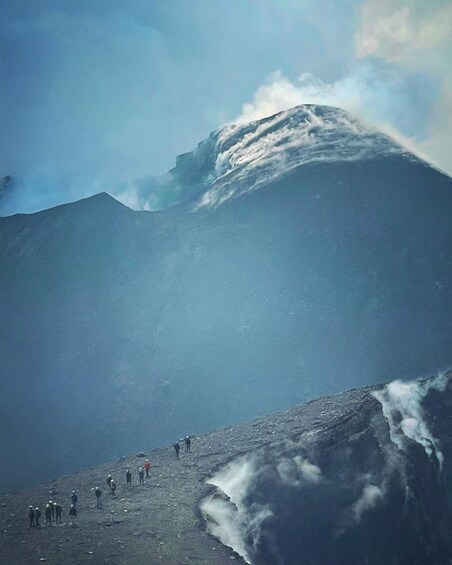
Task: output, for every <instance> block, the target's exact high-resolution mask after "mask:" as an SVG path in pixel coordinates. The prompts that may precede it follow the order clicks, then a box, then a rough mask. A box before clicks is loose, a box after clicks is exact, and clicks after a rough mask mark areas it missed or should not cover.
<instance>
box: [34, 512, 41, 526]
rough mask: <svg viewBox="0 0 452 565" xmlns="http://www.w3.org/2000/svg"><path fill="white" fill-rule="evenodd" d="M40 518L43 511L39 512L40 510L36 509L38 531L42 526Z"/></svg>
mask: <svg viewBox="0 0 452 565" xmlns="http://www.w3.org/2000/svg"><path fill="white" fill-rule="evenodd" d="M40 517H41V511H40V510H39V508H35V524H36V527H37V528H38V529H39V528H40V527H41V524H40V523H39V518H40Z"/></svg>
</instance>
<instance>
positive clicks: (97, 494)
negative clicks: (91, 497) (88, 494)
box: [94, 487, 102, 508]
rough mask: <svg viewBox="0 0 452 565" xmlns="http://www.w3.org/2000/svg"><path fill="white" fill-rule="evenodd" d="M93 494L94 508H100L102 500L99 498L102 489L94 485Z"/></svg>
mask: <svg viewBox="0 0 452 565" xmlns="http://www.w3.org/2000/svg"><path fill="white" fill-rule="evenodd" d="M94 494H95V495H96V508H102V501H101V499H100V497H101V496H102V491H101V490H100V488H99V487H96V490H95V491H94Z"/></svg>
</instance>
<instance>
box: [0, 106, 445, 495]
mask: <svg viewBox="0 0 452 565" xmlns="http://www.w3.org/2000/svg"><path fill="white" fill-rule="evenodd" d="M139 193H140V195H141V196H140V198H141V200H140V203H141V206H142V207H143V208H152V207H156V206H157V204H156V203H160V206H158V207H160V208H161V209H159V210H156V211H134V210H131V209H129V208H127V207H125V206H124V205H122V204H121V203H119V202H118V201H116V200H115V199H114V198H112V197H111V196H109V195H107V194H99V195H96V196H93V197H91V198H88V199H85V200H81V201H78V202H74V203H72V204H67V205H63V206H58V207H56V208H52V209H49V210H45V211H42V212H38V213H36V214H31V215H15V216H11V217H5V218H0V265H1V269H0V312H1V319H2V325H1V329H0V351H1V373H2V378H1V383H0V430H1V432H0V434H1V435H0V461H1V465H2V466H3V467H2V469H1V477H2V483H3V484H2V487H1V488H2V489H3V490H11V489H12V488H15V487H17V486H18V485H23V484H31V483H34V482H37V481H38V480H44V479H45V480H47V479H48V478H49V477H51V476H56V475H61V474H62V473H66V472H72V471H74V470H76V469H80V468H83V467H86V466H90V465H94V464H98V463H100V462H102V461H105V460H108V459H113V458H114V457H117V456H119V455H122V454H123V453H132V452H133V451H135V450H139V449H141V446H142V445H150V446H151V447H152V446H157V445H161V444H162V443H170V442H172V441H173V440H175V439H177V438H178V437H181V436H182V435H185V434H198V433H202V432H206V431H208V430H211V429H214V428H219V427H222V426H226V425H231V424H233V423H236V422H239V421H243V420H245V419H249V418H252V417H256V416H260V415H263V414H268V413H270V412H272V411H275V410H279V409H283V408H286V407H288V406H291V405H293V404H297V403H300V402H304V401H307V400H310V399H312V398H314V397H316V396H320V395H325V394H333V393H338V392H341V391H343V390H346V389H349V388H351V387H356V386H362V385H368V384H372V383H376V382H382V381H388V380H389V379H391V378H392V377H400V378H404V377H407V376H410V377H412V376H414V375H422V374H427V373H428V374H430V373H433V372H436V370H437V369H440V368H444V367H447V366H449V365H450V351H451V346H452V302H451V300H450V295H451V283H452V233H451V230H452V181H451V179H450V177H448V176H447V175H445V174H443V173H442V172H441V171H438V170H437V169H435V168H434V167H432V166H431V165H430V164H428V163H426V162H425V161H423V160H421V159H419V158H418V157H416V156H415V155H413V154H411V153H409V152H407V151H406V150H405V149H404V148H403V147H401V146H400V145H398V144H397V143H396V142H395V141H393V140H392V139H391V138H389V137H388V136H386V135H384V134H382V133H380V132H378V131H374V130H372V129H370V128H369V127H367V126H365V125H364V124H362V123H361V122H359V121H358V120H356V119H355V118H353V117H352V116H350V115H349V114H348V113H346V112H344V111H342V110H339V109H336V108H331V107H325V106H314V105H311V106H299V107H296V108H294V109H292V110H289V111H286V112H282V113H279V114H277V115H275V116H271V117H269V118H266V119H264V120H260V121H257V122H253V123H251V124H239V125H230V126H226V127H225V128H223V129H221V130H219V131H217V132H214V133H212V134H211V135H210V137H209V138H208V139H207V140H205V141H203V142H201V143H200V144H199V146H198V147H197V148H196V149H195V150H194V151H193V152H192V153H189V154H186V155H182V156H180V157H178V158H177V160H176V167H175V168H174V169H172V170H171V171H170V172H169V173H167V175H164V176H163V177H159V178H151V179H145V180H143V181H141V184H139ZM162 195H166V197H167V203H166V205H165V206H162V205H161V203H162ZM169 204H171V205H169ZM24 458H26V459H27V460H32V461H39V465H36V466H34V468H33V473H30V470H29V469H28V467H27V466H24Z"/></svg>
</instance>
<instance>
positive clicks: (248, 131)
mask: <svg viewBox="0 0 452 565" xmlns="http://www.w3.org/2000/svg"><path fill="white" fill-rule="evenodd" d="M214 151H215V176H216V178H215V180H213V182H212V184H211V186H210V188H208V189H207V190H206V191H205V192H204V194H203V195H202V197H201V198H200V200H199V201H198V203H197V204H196V206H195V210H198V209H200V208H203V207H213V208H215V207H217V206H219V205H221V204H222V203H224V202H226V201H227V200H229V199H231V198H236V197H238V196H241V195H243V194H246V193H248V192H251V191H253V190H255V189H256V188H258V187H260V186H262V185H263V184H267V183H268V182H271V181H273V180H275V179H276V178H278V177H280V176H282V175H284V174H286V173H288V172H290V171H291V170H293V169H294V168H295V167H298V166H300V165H305V164H308V163H313V162H321V161H324V162H335V161H355V160H359V159H363V158H366V157H376V156H382V155H392V154H398V155H407V156H408V155H409V156H410V157H411V158H413V159H415V157H414V156H413V155H410V154H407V153H406V152H405V150H404V148H403V147H402V146H400V145H398V144H397V143H396V142H394V141H393V140H392V139H391V138H390V137H388V136H387V135H385V134H382V133H380V132H378V131H376V130H373V129H371V128H370V127H369V126H367V125H364V124H363V123H362V122H361V121H359V120H358V119H356V118H354V117H352V116H351V115H350V114H349V113H348V112H346V111H344V110H340V109H339V108H333V107H330V106H317V105H303V106H297V107H296V108H292V109H291V110H287V111H284V112H280V113H278V114H276V115H274V116H270V117H269V118H266V119H263V120H259V121H255V122H251V123H249V124H245V125H244V124H232V125H228V126H225V127H224V128H223V129H221V130H219V131H218V132H217V134H216V144H215V149H214Z"/></svg>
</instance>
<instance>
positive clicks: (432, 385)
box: [373, 374, 448, 466]
mask: <svg viewBox="0 0 452 565" xmlns="http://www.w3.org/2000/svg"><path fill="white" fill-rule="evenodd" d="M447 385H448V379H447V378H446V376H445V375H443V374H440V375H438V376H437V377H436V378H434V379H429V380H427V381H415V382H403V381H400V380H395V381H393V382H391V383H389V384H388V385H387V386H386V387H385V388H384V389H383V390H380V391H377V392H374V393H373V396H374V397H375V398H376V399H377V400H378V401H379V402H380V403H381V406H382V410H383V414H384V416H385V418H386V419H387V421H388V424H389V433H390V437H391V440H392V442H393V443H395V445H397V447H398V448H399V449H401V450H404V448H405V446H406V438H410V439H412V440H414V441H415V442H417V443H419V444H420V445H422V446H423V448H424V449H425V452H426V453H427V455H429V456H431V455H432V454H433V450H434V451H435V454H436V457H437V459H438V461H439V463H440V466H442V463H443V454H442V453H441V451H440V450H439V448H438V445H437V440H436V439H435V438H434V437H433V434H432V432H431V431H430V429H429V426H428V423H427V421H426V419H425V416H424V412H423V410H422V406H421V403H422V400H423V399H424V398H425V397H426V396H427V394H428V393H429V392H430V391H431V390H437V391H440V392H443V391H444V390H445V389H446V387H447Z"/></svg>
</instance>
